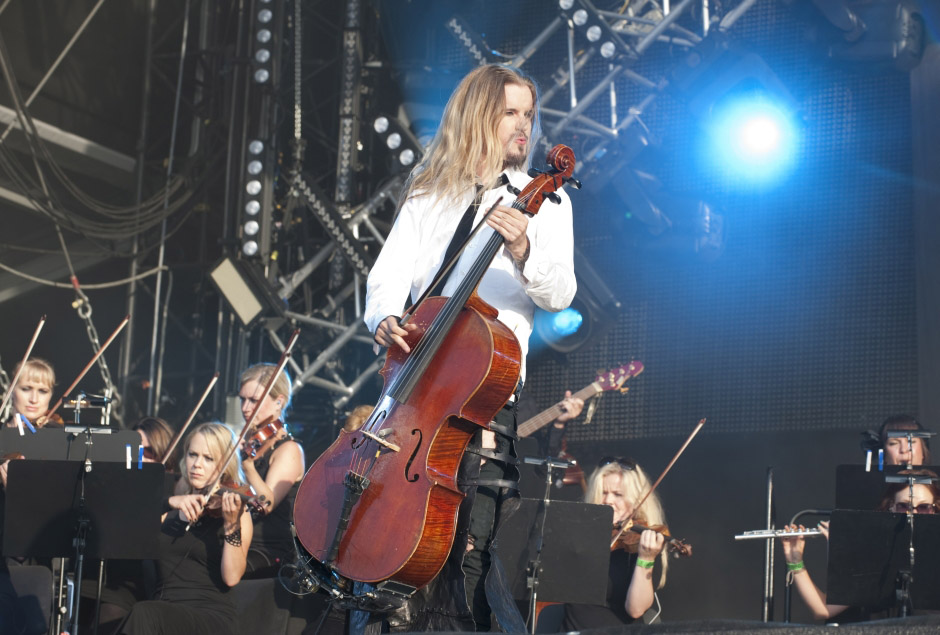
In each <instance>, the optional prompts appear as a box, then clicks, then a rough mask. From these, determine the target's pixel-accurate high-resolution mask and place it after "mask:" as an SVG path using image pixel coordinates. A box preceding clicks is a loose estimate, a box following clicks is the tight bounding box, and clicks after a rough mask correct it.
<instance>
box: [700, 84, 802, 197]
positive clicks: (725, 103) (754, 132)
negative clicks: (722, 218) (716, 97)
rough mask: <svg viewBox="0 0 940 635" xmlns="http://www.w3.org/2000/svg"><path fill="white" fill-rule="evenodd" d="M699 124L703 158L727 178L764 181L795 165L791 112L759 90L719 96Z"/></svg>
mask: <svg viewBox="0 0 940 635" xmlns="http://www.w3.org/2000/svg"><path fill="white" fill-rule="evenodd" d="M703 125H704V127H705V130H706V133H707V136H706V137H705V139H704V143H705V144H707V145H706V147H704V148H703V150H702V151H703V152H704V153H705V155H706V159H708V160H710V163H711V164H712V165H713V168H714V169H715V170H717V171H720V172H722V173H724V174H726V175H727V176H729V177H731V178H735V179H742V180H743V181H747V182H751V183H763V184H766V183H770V182H772V181H774V180H777V179H780V178H782V177H784V176H786V175H787V174H788V173H789V171H790V170H791V168H792V167H793V166H794V165H795V162H796V161H795V160H796V157H797V148H798V127H797V126H796V124H795V122H794V116H793V114H792V113H790V112H788V111H787V109H786V106H785V105H782V104H780V103H777V102H775V101H773V100H772V98H771V97H769V96H767V95H766V94H764V93H762V92H759V93H757V94H752V93H746V94H743V95H730V96H728V97H727V98H725V99H722V100H721V101H719V102H718V103H717V104H715V106H714V107H713V109H712V114H711V117H710V118H709V119H708V120H707V121H706V122H705V123H704V124H703Z"/></svg>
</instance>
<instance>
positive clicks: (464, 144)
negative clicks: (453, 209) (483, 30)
mask: <svg viewBox="0 0 940 635" xmlns="http://www.w3.org/2000/svg"><path fill="white" fill-rule="evenodd" d="M507 84H516V85H519V86H525V87H527V88H528V89H529V90H530V91H532V103H533V109H534V113H533V119H532V133H531V135H530V136H529V146H528V147H529V157H528V158H527V161H526V164H527V165H528V164H529V163H530V162H531V156H532V150H533V148H534V147H535V145H536V141H537V139H538V135H539V119H538V111H539V105H538V90H537V89H536V86H535V83H534V82H533V81H532V80H531V79H529V78H528V77H526V76H525V75H523V74H522V73H521V72H519V71H518V70H516V69H514V68H509V67H507V66H500V65H497V64H488V65H486V66H479V67H477V68H475V69H473V70H472V71H470V73H468V74H467V76H466V77H464V78H463V80H461V82H460V84H459V85H458V86H457V88H456V90H454V93H453V94H452V95H451V96H450V99H449V100H448V101H447V105H446V106H445V107H444V116H443V118H442V119H441V125H440V127H439V128H438V130H437V134H436V135H435V136H434V139H433V140H432V141H431V144H430V145H429V146H428V149H427V152H426V153H425V154H424V158H423V159H422V160H421V162H420V163H419V164H418V165H417V166H415V169H414V170H413V171H412V173H411V176H410V177H409V178H408V183H407V184H406V187H405V188H404V189H403V190H402V191H403V194H402V197H401V202H402V203H403V202H404V201H406V200H408V199H409V198H410V197H412V196H423V195H430V196H435V197H437V198H439V199H441V200H444V201H450V200H458V199H459V198H460V197H461V195H462V194H464V193H466V192H467V190H469V189H471V188H472V187H473V186H474V185H475V184H477V183H479V184H481V185H483V186H484V187H486V188H490V187H493V186H494V185H495V183H496V179H497V178H498V177H499V175H500V172H502V169H503V151H502V149H501V148H500V143H499V139H498V138H497V136H496V131H497V127H498V126H499V122H500V119H501V118H502V116H503V111H504V110H505V107H506V91H505V87H506V85H507ZM481 160H482V161H483V169H482V172H481V174H480V175H479V176H478V175H477V170H478V168H479V167H480V161H481Z"/></svg>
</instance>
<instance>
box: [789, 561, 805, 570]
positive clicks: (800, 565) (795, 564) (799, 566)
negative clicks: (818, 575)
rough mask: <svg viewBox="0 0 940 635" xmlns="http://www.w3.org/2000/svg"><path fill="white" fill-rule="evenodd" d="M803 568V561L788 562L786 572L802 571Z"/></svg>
mask: <svg viewBox="0 0 940 635" xmlns="http://www.w3.org/2000/svg"><path fill="white" fill-rule="evenodd" d="M804 568H805V567H804V566H803V561H802V560H800V561H799V562H788V563H787V571H802V570H803V569H804Z"/></svg>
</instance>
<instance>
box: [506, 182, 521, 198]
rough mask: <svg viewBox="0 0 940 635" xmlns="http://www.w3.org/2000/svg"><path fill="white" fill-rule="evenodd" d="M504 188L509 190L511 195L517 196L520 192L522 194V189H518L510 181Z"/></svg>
mask: <svg viewBox="0 0 940 635" xmlns="http://www.w3.org/2000/svg"><path fill="white" fill-rule="evenodd" d="M506 189H507V190H509V193H510V194H512V195H513V196H519V195H520V194H522V190H520V189H519V188H518V187H516V186H515V185H512V184H511V183H510V184H509V185H507V186H506Z"/></svg>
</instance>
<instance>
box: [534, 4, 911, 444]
mask: <svg viewBox="0 0 940 635" xmlns="http://www.w3.org/2000/svg"><path fill="white" fill-rule="evenodd" d="M781 5H782V3H757V5H756V6H755V7H754V8H753V9H752V10H750V11H749V12H748V13H747V14H745V16H744V18H742V19H741V21H740V22H739V23H738V24H737V25H736V26H735V27H734V29H733V31H732V33H733V34H734V35H735V36H736V37H740V38H743V39H744V40H745V41H747V42H749V46H750V48H752V49H753V50H756V51H757V52H759V53H760V54H761V55H762V56H763V57H764V59H765V60H766V61H767V62H768V64H770V66H771V67H772V68H773V70H774V71H775V72H776V73H777V75H778V76H779V77H780V79H781V80H782V82H783V83H784V84H785V85H786V86H787V87H788V88H789V90H790V91H791V93H792V94H793V97H794V100H795V101H796V103H797V104H798V106H799V108H800V113H801V115H802V120H803V123H802V135H803V139H802V145H801V147H800V151H799V157H798V159H797V161H798V164H797V168H796V170H795V172H794V173H793V174H792V175H791V176H790V178H789V179H788V180H787V181H786V182H784V183H782V184H779V185H775V186H773V187H770V188H764V189H760V190H758V189H753V188H752V189H751V190H749V191H745V190H742V189H741V188H740V184H737V183H733V182H728V181H723V180H722V179H720V178H716V177H711V176H709V174H707V173H704V172H703V171H702V170H697V169H696V168H695V167H694V166H693V165H692V163H693V162H692V161H691V160H690V154H691V153H692V141H691V140H692V139H693V138H694V135H695V128H694V126H695V124H694V123H692V122H691V121H690V119H689V117H688V116H686V115H684V112H683V110H682V106H681V104H680V103H679V101H678V100H676V99H673V98H672V97H671V96H670V95H669V94H668V93H667V94H666V95H664V96H663V97H662V98H661V99H658V100H657V102H656V103H655V105H654V107H653V108H652V110H651V111H650V113H649V115H648V117H647V118H646V119H645V121H646V124H647V125H648V126H649V128H650V129H651V130H652V131H654V133H658V134H659V135H661V136H662V138H663V155H664V156H663V157H662V159H661V161H659V162H658V163H657V165H656V166H655V167H656V169H657V171H658V173H659V176H661V178H662V179H663V181H664V182H665V183H670V184H671V185H672V187H675V188H677V189H679V190H681V191H684V192H686V193H689V194H693V195H695V196H698V197H700V198H702V199H704V200H706V201H717V202H718V204H719V207H720V211H721V213H722V214H723V215H724V219H725V229H726V235H725V246H724V250H723V252H722V253H721V255H720V256H719V257H718V258H717V259H714V260H712V261H709V260H705V259H702V258H696V257H694V256H692V255H690V254H688V253H682V252H677V251H675V250H661V249H658V245H657V240H656V239H655V238H653V237H650V236H649V235H648V233H645V232H644V230H642V229H640V230H639V231H638V230H637V228H636V227H635V225H636V223H634V224H633V225H626V224H624V223H623V222H622V216H623V213H624V212H623V210H622V208H621V207H618V205H617V201H616V200H613V199H606V200H600V201H598V200H595V199H589V198H588V197H586V196H581V194H580V193H578V192H576V193H574V194H572V198H573V199H574V206H575V214H576V219H577V220H576V239H577V242H578V245H579V247H580V248H581V250H582V252H583V253H585V254H587V255H588V257H589V259H591V261H592V262H593V264H594V265H595V267H596V268H597V269H598V271H599V272H600V273H601V275H602V276H604V278H605V280H606V281H607V283H608V285H609V286H610V287H611V289H612V290H613V291H614V293H615V294H616V295H617V296H618V297H619V299H620V300H621V301H622V303H623V305H624V310H623V312H622V314H621V315H619V316H618V317H617V320H616V323H615V325H614V327H613V329H612V330H611V331H610V332H608V334H607V335H606V336H605V337H603V338H601V339H598V340H596V341H593V342H589V345H588V346H586V347H585V348H582V349H580V350H578V351H576V352H575V353H572V354H569V355H568V356H567V358H565V359H559V358H556V357H552V356H550V355H544V356H543V357H542V358H541V359H540V360H538V361H535V360H533V362H532V363H531V364H530V368H531V372H530V376H529V381H528V394H527V398H531V399H535V400H536V401H537V402H538V403H539V404H545V405H546V406H547V405H548V404H550V403H552V402H554V401H556V400H557V399H558V398H559V397H560V395H561V393H562V392H563V391H564V390H565V389H566V388H570V389H577V388H580V387H582V386H584V385H586V384H587V383H588V382H589V381H590V380H591V379H592V378H593V376H594V374H595V371H596V370H598V369H602V368H606V367H610V366H616V365H618V364H620V363H623V362H626V361H628V360H630V359H634V358H635V359H639V360H642V361H643V362H644V364H645V366H646V371H645V372H644V373H643V374H642V375H640V376H639V377H637V378H636V379H635V380H632V381H631V382H630V385H631V386H632V389H631V391H630V392H629V393H628V394H627V395H624V396H613V395H606V396H605V398H604V399H603V401H602V403H601V405H600V407H599V409H598V411H597V414H596V415H595V417H594V420H593V422H592V424H591V425H590V426H587V427H577V428H574V429H573V430H572V431H571V433H570V438H571V440H572V441H578V442H588V441H595V442H608V441H611V440H614V439H631V438H647V437H651V436H663V435H675V434H680V433H684V432H685V431H687V430H690V429H691V427H692V426H693V424H694V423H695V422H696V421H697V420H698V419H700V418H701V417H704V416H707V417H708V418H709V422H708V424H707V427H706V429H705V432H704V434H706V435H707V434H715V433H718V432H742V433H743V432H748V433H760V432H767V431H784V430H788V431H801V432H803V433H806V434H809V433H810V432H811V431H816V430H824V429H834V428H838V429H844V430H863V429H866V428H870V427H874V426H876V425H877V424H878V423H879V422H880V421H881V420H882V419H884V418H885V416H887V415H889V414H892V413H896V412H911V413H913V414H916V412H917V406H918V395H917V340H916V313H915V289H914V280H915V272H914V257H913V235H912V202H911V179H910V174H911V128H910V100H909V86H908V77H907V75H906V74H902V73H895V72H889V73H887V74H884V73H882V74H873V73H864V72H859V71H857V70H849V69H845V68H841V67H838V66H836V65H834V64H833V63H832V62H828V61H827V60H826V59H825V57H824V55H822V54H821V52H820V51H818V50H815V48H813V47H812V46H810V45H809V44H807V43H805V42H804V41H803V40H802V27H801V24H800V23H799V22H797V21H796V20H795V18H794V17H793V16H792V15H791V14H790V12H789V11H788V10H787V9H786V8H784V7H783V6H781ZM807 438H808V437H807Z"/></svg>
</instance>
